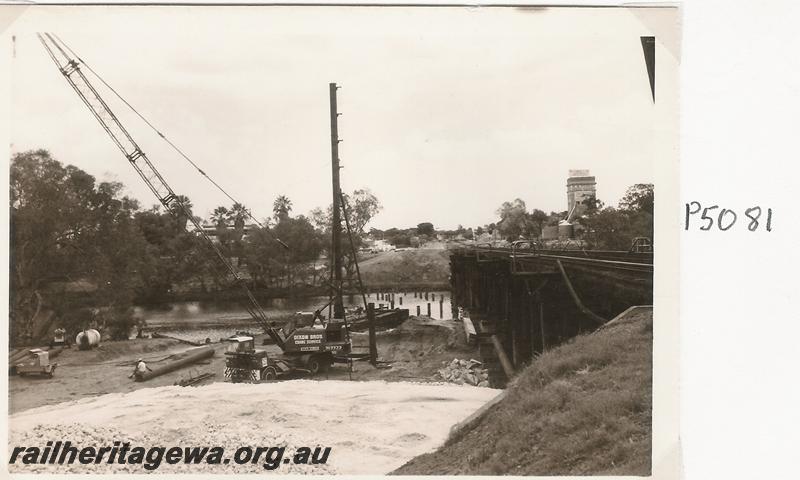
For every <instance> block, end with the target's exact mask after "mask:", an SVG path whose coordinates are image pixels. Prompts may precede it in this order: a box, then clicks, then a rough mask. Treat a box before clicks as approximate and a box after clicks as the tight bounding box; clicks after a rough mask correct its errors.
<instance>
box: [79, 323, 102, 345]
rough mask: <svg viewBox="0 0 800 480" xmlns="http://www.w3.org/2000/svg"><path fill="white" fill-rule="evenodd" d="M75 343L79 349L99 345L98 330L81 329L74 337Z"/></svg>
mask: <svg viewBox="0 0 800 480" xmlns="http://www.w3.org/2000/svg"><path fill="white" fill-rule="evenodd" d="M75 345H77V346H78V348H79V349H80V350H89V349H92V348H94V347H96V346H98V345H100V332H98V331H97V330H95V329H94V328H90V329H89V330H84V331H82V332H81V333H79V334H78V335H77V336H76V337H75Z"/></svg>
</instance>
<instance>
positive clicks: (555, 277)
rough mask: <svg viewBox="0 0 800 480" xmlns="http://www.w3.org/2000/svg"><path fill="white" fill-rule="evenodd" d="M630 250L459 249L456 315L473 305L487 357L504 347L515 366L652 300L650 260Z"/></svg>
mask: <svg viewBox="0 0 800 480" xmlns="http://www.w3.org/2000/svg"><path fill="white" fill-rule="evenodd" d="M556 254H557V255H556ZM626 258H627V257H626V256H625V252H591V251H589V252H583V251H580V252H569V251H559V252H544V253H540V254H538V255H526V256H524V258H521V257H515V256H514V255H513V254H512V252H511V251H510V250H503V249H488V250H480V249H469V250H467V249H465V250H458V251H454V252H453V253H452V254H451V256H450V271H451V278H450V285H451V296H450V298H451V305H452V308H453V316H454V318H457V313H458V308H459V307H461V308H464V309H465V310H466V311H468V313H469V315H470V318H471V319H472V320H473V323H474V324H475V328H476V330H477V335H478V339H479V346H480V354H481V357H482V360H483V361H484V363H486V364H487V365H494V364H495V363H496V362H498V361H499V360H498V356H497V352H495V351H494V350H496V347H501V348H502V350H503V352H504V353H505V355H506V356H507V360H508V362H509V365H510V367H512V368H513V369H514V370H515V371H518V370H519V369H520V368H523V367H524V366H526V365H528V364H530V363H531V361H532V360H533V359H534V358H535V357H536V356H537V355H539V354H541V353H542V352H544V351H545V350H547V349H548V348H551V347H553V346H555V345H558V344H560V343H562V342H564V341H566V340H568V339H570V338H572V337H574V336H575V335H578V334H579V333H581V332H588V331H592V330H593V329H595V328H596V327H597V326H598V323H597V318H599V317H603V318H613V317H614V316H616V315H617V314H619V313H621V312H622V311H623V310H625V309H626V308H628V307H629V306H631V305H647V304H652V282H653V280H652V279H653V273H652V260H651V263H650V264H646V263H642V261H643V260H645V261H646V258H645V257H643V256H642V255H641V254H633V256H631V257H630V258H629V260H630V261H627V260H626ZM651 258H652V257H651ZM559 263H560V264H561V267H559V266H558V264H559ZM561 269H563V270H564V272H563V274H562V272H561ZM565 276H567V278H569V280H570V282H569V283H570V285H567V284H566V283H565V280H564V277H565ZM595 317H597V318H595ZM492 336H495V339H494V340H491V337H492ZM494 367H497V368H494ZM494 367H487V368H489V370H490V372H491V374H492V384H493V385H495V386H503V385H505V382H506V381H507V380H508V378H507V375H506V374H505V372H504V369H503V368H499V366H498V365H495V366H494Z"/></svg>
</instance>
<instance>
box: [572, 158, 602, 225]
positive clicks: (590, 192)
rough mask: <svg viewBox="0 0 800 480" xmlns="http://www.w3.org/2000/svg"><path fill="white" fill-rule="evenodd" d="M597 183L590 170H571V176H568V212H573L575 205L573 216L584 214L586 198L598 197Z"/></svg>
mask: <svg viewBox="0 0 800 480" xmlns="http://www.w3.org/2000/svg"><path fill="white" fill-rule="evenodd" d="M596 185H597V183H596V182H595V181H594V177H593V176H591V175H589V170H570V171H569V178H567V205H568V209H567V212H572V209H573V207H574V208H575V212H574V213H572V215H571V217H572V218H575V217H578V216H580V215H582V214H583V213H584V212H585V211H586V209H587V208H588V207H587V205H586V204H585V203H584V200H587V199H595V198H597V197H596V195H595V193H596V189H595V186H596Z"/></svg>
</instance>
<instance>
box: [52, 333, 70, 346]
mask: <svg viewBox="0 0 800 480" xmlns="http://www.w3.org/2000/svg"><path fill="white" fill-rule="evenodd" d="M53 347H67V348H69V337H67V331H66V330H65V329H63V328H56V329H55V330H54V331H53V341H52V342H50V348H53Z"/></svg>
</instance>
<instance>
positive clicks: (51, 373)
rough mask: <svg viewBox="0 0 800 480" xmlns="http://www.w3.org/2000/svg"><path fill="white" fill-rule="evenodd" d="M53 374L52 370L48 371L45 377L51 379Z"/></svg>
mask: <svg viewBox="0 0 800 480" xmlns="http://www.w3.org/2000/svg"><path fill="white" fill-rule="evenodd" d="M53 372H54V371H53V370H50V371H49V372H47V376H48V377H50V378H53Z"/></svg>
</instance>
